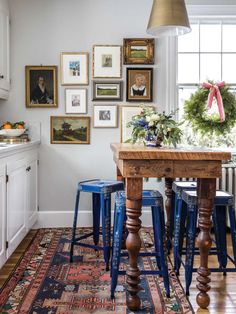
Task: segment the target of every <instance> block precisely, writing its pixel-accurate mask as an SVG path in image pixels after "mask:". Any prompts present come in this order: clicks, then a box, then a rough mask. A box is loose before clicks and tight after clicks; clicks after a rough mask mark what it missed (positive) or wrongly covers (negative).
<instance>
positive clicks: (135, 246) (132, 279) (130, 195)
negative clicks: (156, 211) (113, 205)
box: [126, 178, 143, 311]
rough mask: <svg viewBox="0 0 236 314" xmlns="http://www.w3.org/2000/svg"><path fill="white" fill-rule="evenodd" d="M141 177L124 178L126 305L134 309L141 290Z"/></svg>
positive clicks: (137, 303)
mask: <svg viewBox="0 0 236 314" xmlns="http://www.w3.org/2000/svg"><path fill="white" fill-rule="evenodd" d="M142 188H143V179H142V178H126V215H127V221H126V227H127V229H128V231H129V234H128V237H127V239H126V248H127V250H128V253H129V266H128V268H127V271H126V283H127V291H128V295H127V299H126V304H127V307H128V308H129V309H130V310H132V311H136V310H138V309H139V308H140V299H139V296H138V292H139V291H140V290H141V288H140V286H139V283H140V271H139V268H138V265H137V257H138V254H139V251H140V247H141V240H140V236H139V229H140V228H141V220H140V219H139V217H140V216H141V207H142Z"/></svg>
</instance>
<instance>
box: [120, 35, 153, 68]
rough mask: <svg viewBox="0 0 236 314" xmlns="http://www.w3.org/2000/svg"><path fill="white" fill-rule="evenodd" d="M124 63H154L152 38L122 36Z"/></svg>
mask: <svg viewBox="0 0 236 314" xmlns="http://www.w3.org/2000/svg"><path fill="white" fill-rule="evenodd" d="M123 47H124V64H154V47H155V40H154V38H124V40H123Z"/></svg>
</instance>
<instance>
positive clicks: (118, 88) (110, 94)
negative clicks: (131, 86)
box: [93, 81, 123, 101]
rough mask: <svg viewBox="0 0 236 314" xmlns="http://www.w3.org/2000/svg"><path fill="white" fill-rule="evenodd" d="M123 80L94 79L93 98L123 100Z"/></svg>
mask: <svg viewBox="0 0 236 314" xmlns="http://www.w3.org/2000/svg"><path fill="white" fill-rule="evenodd" d="M122 85H123V82H122V81H118V82H110V81H108V82H104V81H93V100H97V101H99V100H101V101H106V100H108V101H109V100H122V92H123V90H122Z"/></svg>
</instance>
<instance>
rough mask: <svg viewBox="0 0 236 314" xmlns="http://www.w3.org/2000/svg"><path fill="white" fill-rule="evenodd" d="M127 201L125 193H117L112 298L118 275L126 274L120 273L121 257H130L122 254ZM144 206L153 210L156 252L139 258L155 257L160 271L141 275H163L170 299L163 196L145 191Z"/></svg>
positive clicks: (151, 271) (145, 271)
mask: <svg viewBox="0 0 236 314" xmlns="http://www.w3.org/2000/svg"><path fill="white" fill-rule="evenodd" d="M125 201H126V198H125V192H124V191H122V192H117V193H116V202H115V213H114V230H113V252H112V262H111V298H114V293H115V289H116V286H117V280H118V275H119V274H123V275H124V274H125V271H119V265H120V257H121V256H128V254H127V253H121V245H122V231H123V224H124V222H125V219H126V208H125ZM142 206H151V209H152V223H153V231H154V245H155V252H154V253H152V252H140V254H139V256H155V257H156V261H157V266H158V268H159V270H143V271H140V273H141V274H146V275H155V274H159V275H162V276H163V279H164V286H165V289H166V294H167V297H169V296H170V287H169V275H168V267H167V260H166V254H165V247H164V245H165V221H164V210H163V198H162V195H161V194H160V193H159V192H158V191H149V190H146V191H143V194H142Z"/></svg>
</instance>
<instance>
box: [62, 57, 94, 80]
mask: <svg viewBox="0 0 236 314" xmlns="http://www.w3.org/2000/svg"><path fill="white" fill-rule="evenodd" d="M88 82H89V81H88V52H62V53H61V85H88Z"/></svg>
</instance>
